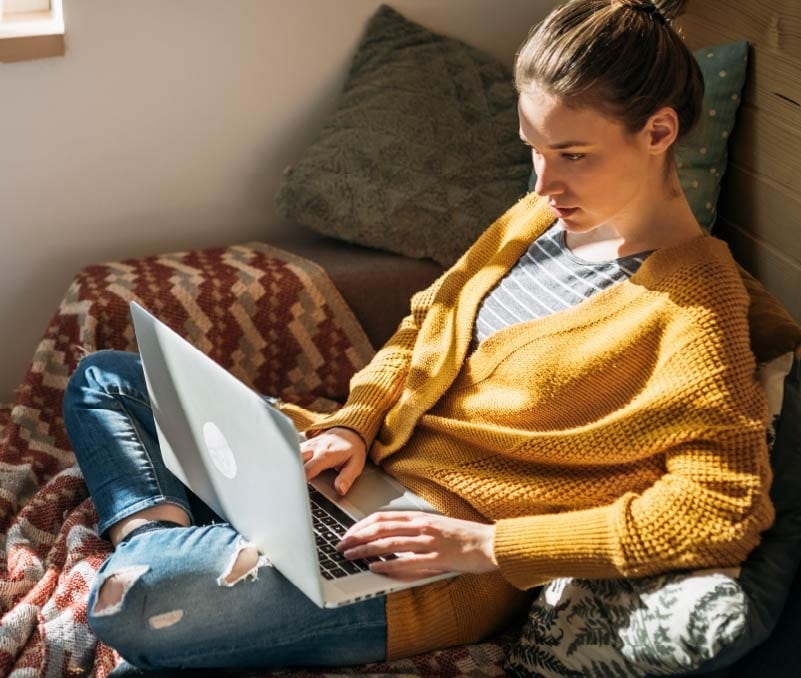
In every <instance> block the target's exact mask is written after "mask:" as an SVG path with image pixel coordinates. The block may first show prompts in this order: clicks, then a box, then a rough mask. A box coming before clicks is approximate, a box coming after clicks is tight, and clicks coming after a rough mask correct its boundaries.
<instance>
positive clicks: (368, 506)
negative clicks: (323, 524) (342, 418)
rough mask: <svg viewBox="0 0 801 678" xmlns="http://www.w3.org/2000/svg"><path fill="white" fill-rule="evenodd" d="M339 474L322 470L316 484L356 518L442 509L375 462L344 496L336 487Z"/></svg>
mask: <svg viewBox="0 0 801 678" xmlns="http://www.w3.org/2000/svg"><path fill="white" fill-rule="evenodd" d="M336 475H337V474H336V472H335V471H326V472H324V473H321V474H320V475H319V476H318V477H317V478H315V479H314V480H313V481H312V485H314V486H315V487H316V488H317V489H318V490H320V492H322V493H323V494H324V495H326V496H327V497H328V498H329V499H331V500H333V501H335V502H336V503H337V504H339V505H340V506H341V507H342V508H343V509H345V510H346V511H347V512H348V513H350V514H351V515H352V516H353V517H354V518H363V517H364V516H367V515H369V514H371V513H375V512H376V511H425V512H426V513H439V511H437V510H436V509H435V508H434V507H433V506H432V505H431V504H429V503H428V502H427V501H426V500H425V499H423V498H422V497H419V496H417V495H416V494H415V493H414V492H412V491H411V490H408V489H406V488H405V487H404V486H403V485H401V484H400V483H399V482H398V481H397V480H395V479H394V478H393V477H392V476H390V475H389V474H387V473H385V472H384V471H382V470H380V469H378V468H377V467H375V466H374V465H372V464H368V465H367V466H365V468H364V471H362V473H361V475H360V476H359V477H358V478H357V480H356V482H355V483H353V487H351V488H350V490H349V491H348V493H347V494H346V495H345V496H344V497H342V496H340V494H339V493H338V492H337V491H336V490H335V489H334V478H336Z"/></svg>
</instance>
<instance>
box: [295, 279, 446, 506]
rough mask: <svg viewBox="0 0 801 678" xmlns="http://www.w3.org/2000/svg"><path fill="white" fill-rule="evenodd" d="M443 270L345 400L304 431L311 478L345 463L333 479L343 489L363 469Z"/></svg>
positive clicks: (357, 376) (352, 384)
mask: <svg viewBox="0 0 801 678" xmlns="http://www.w3.org/2000/svg"><path fill="white" fill-rule="evenodd" d="M445 275H446V274H443V275H442V276H440V277H439V278H438V279H437V280H435V281H434V282H433V283H432V284H431V285H430V286H429V287H428V288H426V289H425V290H422V291H420V292H417V293H416V294H415V295H414V296H412V300H411V312H410V313H409V315H408V316H406V317H405V318H404V319H403V320H402V321H401V322H400V325H399V326H398V329H397V330H396V331H395V333H394V334H393V335H392V336H391V337H390V338H389V340H388V341H387V343H386V344H384V347H383V348H382V349H381V350H380V351H378V353H376V354H375V356H374V357H373V359H372V360H371V361H370V363H369V364H368V365H367V366H366V367H364V368H363V369H362V370H360V371H359V372H357V373H356V374H355V375H354V376H353V377H352V378H351V382H350V393H349V395H348V399H347V401H346V402H345V405H344V406H343V407H342V408H341V409H340V410H338V411H337V412H335V413H333V414H332V415H330V416H328V417H325V418H323V419H322V420H320V421H318V422H317V423H316V424H315V426H314V428H313V429H310V430H308V431H306V436H307V438H308V439H307V440H306V441H305V442H304V443H302V444H301V453H302V455H303V460H304V462H305V464H306V475H307V478H308V479H309V480H311V479H312V478H314V477H315V476H317V475H318V474H319V473H321V472H322V471H324V470H325V469H329V468H341V469H342V470H341V472H340V475H339V476H338V477H337V479H336V480H335V481H334V484H335V487H336V488H337V490H338V491H339V492H341V493H342V494H344V493H345V492H347V491H348V490H349V489H350V486H351V485H352V484H353V481H354V480H355V479H356V478H357V477H358V475H359V474H360V473H361V472H362V469H363V468H364V464H365V462H366V459H367V450H369V448H370V445H371V444H372V442H373V440H374V439H375V437H376V435H377V434H378V429H379V428H380V426H381V423H382V422H383V420H384V415H385V414H386V412H387V411H388V410H389V409H390V408H391V407H392V406H393V405H394V404H395V402H396V401H397V400H398V398H399V397H400V394H401V391H402V390H403V384H404V381H405V379H406V374H407V373H408V369H409V363H410V361H411V357H412V350H413V349H414V344H415V341H416V340H417V334H418V332H419V330H420V326H421V325H422V323H423V320H424V319H425V317H426V314H427V313H428V309H429V308H430V307H431V303H432V301H433V299H434V298H435V297H436V294H437V291H438V290H439V288H440V286H441V285H442V281H443V279H444V277H445Z"/></svg>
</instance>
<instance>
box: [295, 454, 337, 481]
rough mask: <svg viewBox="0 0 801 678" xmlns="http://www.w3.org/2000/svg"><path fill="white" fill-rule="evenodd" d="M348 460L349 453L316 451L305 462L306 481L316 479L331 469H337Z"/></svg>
mask: <svg viewBox="0 0 801 678" xmlns="http://www.w3.org/2000/svg"><path fill="white" fill-rule="evenodd" d="M346 460H347V452H343V451H333V452H331V451H323V452H319V451H315V453H314V454H313V455H312V457H311V458H310V459H309V460H308V461H306V462H305V464H304V468H305V469H306V480H311V479H312V478H316V477H317V476H318V475H320V473H322V472H323V471H325V470H326V469H329V468H337V467H339V466H341V465H342V464H344V463H345V461H346Z"/></svg>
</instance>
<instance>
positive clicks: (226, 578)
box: [217, 544, 267, 586]
mask: <svg viewBox="0 0 801 678" xmlns="http://www.w3.org/2000/svg"><path fill="white" fill-rule="evenodd" d="M266 564H267V559H266V558H265V557H264V556H262V555H260V554H259V551H258V549H256V547H255V546H253V544H243V545H241V546H240V547H239V549H238V550H237V551H236V553H234V557H233V558H232V559H231V564H230V565H229V566H228V570H227V571H226V573H225V574H223V575H222V576H221V577H220V578H219V579H218V580H217V583H218V584H220V585H222V586H233V585H234V584H237V583H239V582H240V581H242V580H243V579H245V578H246V577H252V578H253V579H257V578H258V570H259V568H260V567H263V566H264V565H266Z"/></svg>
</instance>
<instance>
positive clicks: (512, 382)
mask: <svg viewBox="0 0 801 678" xmlns="http://www.w3.org/2000/svg"><path fill="white" fill-rule="evenodd" d="M552 222H553V214H552V212H551V210H550V208H549V207H548V206H547V204H546V203H545V201H543V200H539V199H538V198H537V197H536V196H533V195H530V196H527V197H525V198H523V199H522V200H521V201H520V202H519V203H517V204H516V205H515V206H514V207H512V208H511V209H510V210H509V211H508V212H507V213H506V214H504V215H503V216H502V217H500V218H499V219H498V220H497V221H496V222H495V223H494V224H493V225H492V226H491V227H490V228H489V229H488V230H487V231H486V232H485V233H484V234H483V235H482V236H481V237H480V238H479V240H478V241H477V242H476V243H475V244H474V245H473V246H472V247H471V248H470V249H469V250H468V252H467V253H466V254H465V255H464V256H463V257H462V258H461V259H460V260H459V261H458V262H457V263H456V264H455V265H454V266H453V267H452V268H451V269H450V270H448V271H446V272H445V273H444V274H443V275H442V276H441V277H440V278H439V279H438V280H437V281H436V282H435V283H434V284H433V285H431V287H429V288H428V289H426V290H425V291H422V292H419V293H417V294H416V295H415V296H414V297H413V299H412V303H411V314H410V315H409V316H408V317H407V318H405V319H404V320H403V321H402V322H401V324H400V326H399V328H398V330H397V331H396V333H395V334H394V335H393V337H392V338H391V339H390V340H389V341H388V342H387V344H386V345H385V346H384V347H383V348H382V349H381V350H380V351H379V352H378V353H377V354H376V356H375V358H374V359H373V360H372V361H371V363H370V364H369V365H368V366H367V367H366V368H365V369H364V370H362V371H360V372H359V373H358V374H356V375H355V376H354V377H353V379H352V381H351V393H350V396H349V398H348V400H347V402H346V404H345V405H344V407H343V408H342V409H340V410H339V411H338V412H336V413H334V414H333V415H328V416H325V417H323V418H321V417H320V415H314V414H312V413H309V412H305V411H302V410H300V409H298V408H289V410H290V411H288V412H287V414H289V415H290V416H292V417H293V418H294V419H295V421H296V423H298V425H300V426H302V427H306V428H308V429H309V432H310V434H312V435H313V434H314V433H315V431H316V430H320V429H323V428H329V427H332V426H347V427H350V428H352V429H355V430H356V431H358V432H359V433H360V434H361V435H362V436H363V437H364V439H365V440H366V441H367V444H368V449H369V454H370V458H371V459H372V460H373V461H375V462H376V463H378V464H381V465H382V466H383V468H384V469H385V470H387V471H388V472H389V473H390V474H392V475H393V476H395V477H396V478H397V479H398V480H400V481H401V482H402V483H403V484H405V485H406V486H407V487H409V488H411V489H413V490H414V491H415V492H417V493H418V494H420V495H421V496H422V497H424V498H426V499H427V500H428V501H429V502H431V503H432V504H433V505H434V506H436V507H437V508H438V509H439V510H441V511H442V512H443V513H445V514H446V515H450V516H455V517H459V518H465V519H469V520H476V521H482V522H494V523H495V524H496V536H495V542H494V553H495V557H496V559H497V562H498V565H499V572H496V573H491V574H488V575H462V576H460V577H457V578H454V579H451V580H447V581H444V582H437V583H435V584H432V585H427V586H423V587H418V588H416V589H410V590H406V591H401V592H398V593H393V594H390V595H389V596H388V599H387V626H388V641H387V642H388V646H387V652H388V656H389V657H391V658H394V657H398V656H403V655H410V654H414V653H417V652H422V651H426V650H429V649H432V648H435V647H444V646H447V645H452V644H459V643H466V642H474V641H476V640H477V639H478V638H481V637H483V636H486V635H487V634H490V633H493V632H495V631H496V630H498V629H499V628H500V627H501V626H502V625H504V624H506V623H508V621H509V619H510V617H511V616H512V615H514V614H516V613H518V612H519V611H520V610H521V608H522V606H523V605H525V604H526V602H527V598H526V595H525V593H524V590H525V589H529V588H531V587H534V586H537V585H540V584H542V583H544V582H546V581H548V580H550V579H553V578H556V577H567V576H572V577H586V578H619V577H640V576H644V575H650V574H655V573H659V572H664V571H668V570H675V569H686V568H703V567H713V566H729V565H737V564H739V563H741V562H742V561H743V560H744V559H745V557H746V556H747V555H748V553H749V552H750V551H751V550H752V549H753V548H754V546H756V544H757V543H758V541H759V533H760V531H761V530H763V529H765V528H766V527H767V526H768V525H769V524H770V523H771V521H772V519H773V509H772V506H771V503H770V500H769V497H768V488H769V484H770V467H769V464H768V455H767V446H766V433H765V430H766V424H767V421H766V419H767V409H766V403H765V396H764V393H763V392H762V390H761V388H760V387H759V385H758V383H757V381H756V378H755V372H756V363H755V359H754V356H753V354H752V352H751V349H750V347H749V334H748V323H747V313H748V306H749V297H748V294H747V292H746V291H745V287H744V286H743V282H742V279H741V276H740V273H739V271H738V269H737V266H736V264H735V263H734V261H733V259H732V257H731V255H730V253H729V250H728V248H727V246H726V245H725V244H724V243H723V242H721V241H719V240H717V239H715V238H712V237H709V236H698V237H697V238H694V239H693V240H691V241H689V242H687V243H684V244H681V245H678V246H675V247H670V248H664V249H660V250H657V251H656V252H654V253H652V254H651V255H650V256H649V257H648V258H647V259H646V260H645V262H644V263H643V265H642V266H641V267H640V269H639V270H638V271H637V272H636V273H635V274H634V275H633V276H632V277H631V278H630V279H629V280H627V281H623V282H621V283H618V284H616V285H614V286H612V287H610V288H608V289H606V290H603V291H601V292H599V293H597V294H595V295H594V296H593V297H591V298H590V299H589V300H587V301H585V302H583V303H581V304H579V305H578V306H575V307H573V308H570V309H566V310H564V311H560V312H557V313H554V314H553V315H550V316H547V317H544V318H540V319H536V320H532V321H529V322H525V323H521V324H517V325H512V326H510V327H507V328H505V329H502V330H500V331H499V332H497V333H495V334H493V335H491V336H490V337H488V338H487V339H486V340H485V341H483V342H482V343H481V344H480V345H479V346H478V348H476V350H475V351H474V352H472V353H469V346H470V341H471V336H472V334H471V332H472V326H473V322H474V318H475V315H476V312H477V308H478V305H479V303H480V301H481V300H482V298H483V297H484V295H485V294H487V292H488V291H489V290H490V289H491V288H492V287H493V285H495V284H496V283H497V282H498V281H499V280H500V279H501V277H503V275H504V274H505V273H506V272H507V271H508V270H509V269H510V268H511V267H512V265H514V263H515V262H516V261H517V260H518V259H519V257H520V256H521V255H522V254H523V252H524V251H525V250H526V248H527V247H528V246H529V244H530V243H531V242H532V241H533V240H534V239H536V238H537V237H538V236H539V235H540V234H541V233H543V232H544V231H545V230H546V228H547V227H548V226H549V225H550V224H551V223H552Z"/></svg>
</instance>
